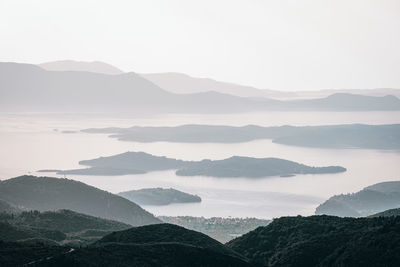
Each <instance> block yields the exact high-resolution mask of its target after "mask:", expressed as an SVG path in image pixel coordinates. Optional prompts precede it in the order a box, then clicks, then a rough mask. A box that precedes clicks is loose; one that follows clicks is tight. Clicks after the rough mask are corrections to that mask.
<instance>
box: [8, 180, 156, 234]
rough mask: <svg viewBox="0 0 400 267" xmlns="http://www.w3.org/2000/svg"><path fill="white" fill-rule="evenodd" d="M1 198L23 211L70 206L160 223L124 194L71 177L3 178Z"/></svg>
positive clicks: (107, 215)
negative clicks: (99, 187)
mask: <svg viewBox="0 0 400 267" xmlns="http://www.w3.org/2000/svg"><path fill="white" fill-rule="evenodd" d="M0 197H1V199H3V200H4V201H6V202H8V203H10V204H11V205H14V206H17V207H19V208H21V209H24V210H39V211H52V210H59V209H69V210H72V211H75V212H80V213H84V214H88V215H91V216H96V217H101V218H106V219H111V220H117V221H120V222H124V223H127V224H130V225H134V226H136V225H145V224H152V223H159V222H160V220H158V219H157V218H155V217H154V216H153V215H152V214H150V213H148V212H147V211H145V210H143V209H142V208H141V207H139V206H138V205H137V204H135V203H133V202H131V201H129V200H127V199H125V198H123V197H120V196H117V195H114V194H111V193H109V192H106V191H103V190H100V189H97V188H95V187H93V186H89V185H86V184H84V183H81V182H77V181H74V180H69V179H59V178H51V177H36V176H20V177H16V178H12V179H8V180H3V181H1V182H0Z"/></svg>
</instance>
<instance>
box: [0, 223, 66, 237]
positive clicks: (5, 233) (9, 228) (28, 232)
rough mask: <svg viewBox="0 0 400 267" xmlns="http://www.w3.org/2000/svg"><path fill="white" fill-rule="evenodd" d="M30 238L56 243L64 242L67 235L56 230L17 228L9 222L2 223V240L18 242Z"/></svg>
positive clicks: (0, 234) (0, 232)
mask: <svg viewBox="0 0 400 267" xmlns="http://www.w3.org/2000/svg"><path fill="white" fill-rule="evenodd" d="M28 238H43V239H50V240H54V241H62V240H64V239H65V238H66V235H65V234H64V233H63V232H61V231H59V230H55V229H46V228H36V227H28V226H24V225H21V226H16V225H12V224H9V223H8V222H0V240H2V241H18V240H23V239H28Z"/></svg>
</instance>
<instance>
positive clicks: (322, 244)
mask: <svg viewBox="0 0 400 267" xmlns="http://www.w3.org/2000/svg"><path fill="white" fill-rule="evenodd" d="M399 244H400V217H378V218H357V219H356V218H340V217H333V216H325V215H324V216H311V217H301V216H298V217H282V218H279V219H275V220H273V222H272V223H270V224H269V225H268V226H265V227H259V228H257V229H256V230H254V231H251V232H250V233H247V234H245V235H243V236H242V237H239V238H237V239H234V240H232V241H230V242H228V243H227V246H228V247H230V248H232V249H233V250H235V251H237V252H238V253H241V254H242V255H243V256H245V257H247V258H249V259H250V260H251V261H252V262H253V263H256V264H260V265H262V266H305V267H306V266H307V267H311V266H393V267H394V266H399V264H400V246H399Z"/></svg>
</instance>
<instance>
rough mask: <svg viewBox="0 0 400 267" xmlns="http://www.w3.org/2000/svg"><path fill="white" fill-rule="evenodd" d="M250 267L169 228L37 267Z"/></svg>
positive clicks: (116, 239)
mask: <svg viewBox="0 0 400 267" xmlns="http://www.w3.org/2000/svg"><path fill="white" fill-rule="evenodd" d="M100 265H101V266H182V267H183V266H199V267H200V266H210V267H211V266H238V267H240V266H252V265H251V264H249V263H248V260H247V259H246V258H244V257H243V256H241V255H240V254H238V253H236V252H234V251H233V250H231V249H229V248H228V247H226V246H225V245H223V244H221V243H219V242H217V241H216V240H213V239H212V238H210V237H208V236H206V235H204V234H202V233H198V232H195V231H191V230H187V229H185V228H183V227H179V226H176V225H171V224H156V225H148V226H141V227H134V228H131V229H128V230H124V231H119V232H114V233H111V234H109V235H107V236H105V237H104V238H102V239H101V240H99V241H97V242H95V243H94V244H92V245H89V246H87V247H83V248H80V249H76V251H73V252H72V253H67V254H61V255H58V256H55V257H54V258H51V259H49V260H46V261H43V262H41V263H40V265H39V266H100Z"/></svg>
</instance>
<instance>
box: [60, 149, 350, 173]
mask: <svg viewBox="0 0 400 267" xmlns="http://www.w3.org/2000/svg"><path fill="white" fill-rule="evenodd" d="M79 164H81V165H86V166H90V168H86V169H75V170H66V171H59V172H58V173H59V174H81V175H122V174H140V173H146V172H150V171H159V170H174V169H177V171H176V174H177V175H180V176H195V175H204V176H210V177H252V178H256V177H268V176H293V175H295V174H317V173H318V174H322V173H338V172H344V171H346V169H345V168H343V167H340V166H328V167H311V166H307V165H304V164H300V163H297V162H293V161H289V160H284V159H279V158H251V157H237V156H235V157H230V158H227V159H223V160H202V161H183V160H177V159H172V158H167V157H160V156H153V155H150V154H147V153H144V152H126V153H122V154H118V155H114V156H109V157H100V158H97V159H92V160H83V161H80V162H79Z"/></svg>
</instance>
